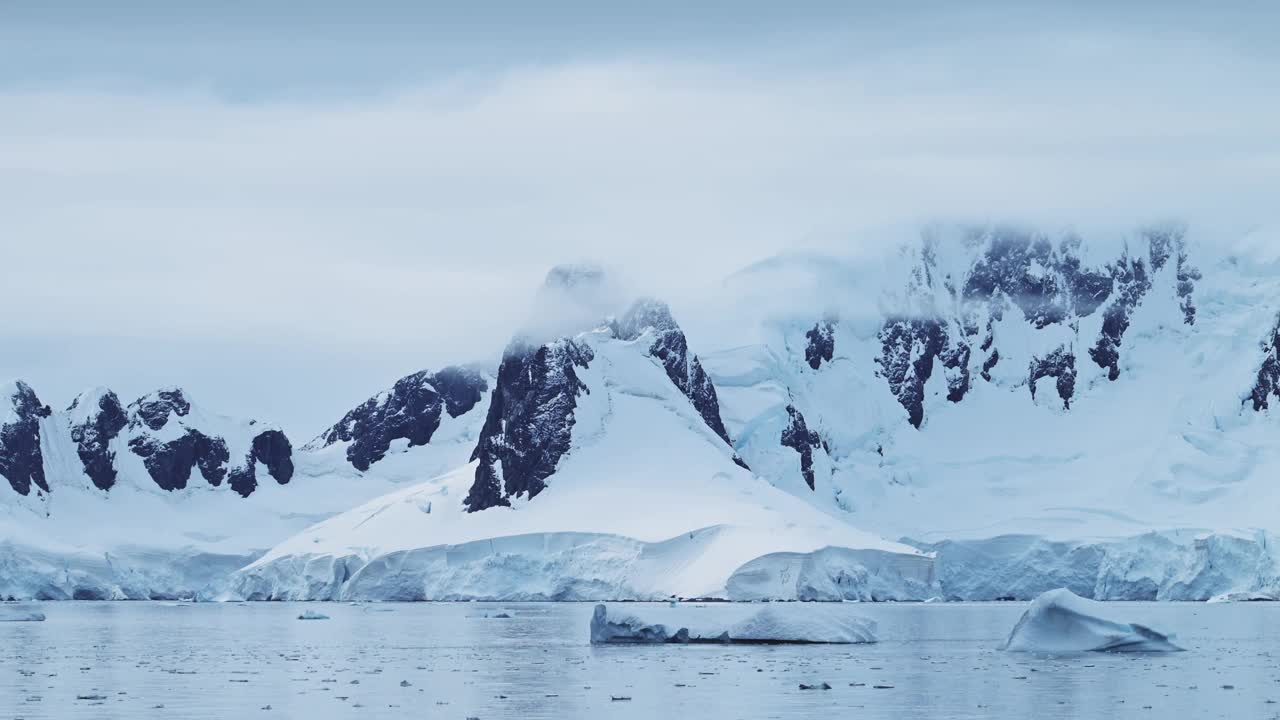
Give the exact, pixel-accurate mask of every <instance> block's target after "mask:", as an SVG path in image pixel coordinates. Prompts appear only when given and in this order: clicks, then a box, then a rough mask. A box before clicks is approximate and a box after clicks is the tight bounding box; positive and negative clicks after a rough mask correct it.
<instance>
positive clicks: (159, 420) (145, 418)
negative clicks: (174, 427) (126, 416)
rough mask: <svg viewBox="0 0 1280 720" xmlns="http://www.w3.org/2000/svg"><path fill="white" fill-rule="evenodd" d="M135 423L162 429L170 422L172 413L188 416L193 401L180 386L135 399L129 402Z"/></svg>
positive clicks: (153, 428)
mask: <svg viewBox="0 0 1280 720" xmlns="http://www.w3.org/2000/svg"><path fill="white" fill-rule="evenodd" d="M129 412H130V414H131V415H132V416H133V424H135V425H136V424H137V423H142V424H144V425H146V426H147V427H149V428H151V429H152V430H160V429H161V428H163V427H164V426H165V425H166V424H168V422H169V416H170V415H176V416H178V417H186V415H187V413H189V412H191V403H189V402H187V398H186V396H185V395H183V394H182V390H180V389H178V388H165V389H163V390H157V391H156V392H154V393H151V394H149V395H143V396H142V397H140V398H138V399H137V400H134V401H133V402H132V403H130V404H129Z"/></svg>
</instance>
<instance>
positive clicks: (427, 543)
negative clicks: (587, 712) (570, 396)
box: [233, 327, 932, 600]
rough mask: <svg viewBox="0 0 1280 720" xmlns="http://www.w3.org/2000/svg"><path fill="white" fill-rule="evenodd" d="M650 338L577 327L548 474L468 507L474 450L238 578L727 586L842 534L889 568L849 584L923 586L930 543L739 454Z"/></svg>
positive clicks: (269, 583) (332, 593) (573, 588)
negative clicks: (811, 495)
mask: <svg viewBox="0 0 1280 720" xmlns="http://www.w3.org/2000/svg"><path fill="white" fill-rule="evenodd" d="M652 340H653V337H652V333H651V332H649V331H646V332H643V333H640V334H638V335H636V336H635V337H634V338H631V339H625V338H620V337H617V336H616V334H615V333H614V332H613V331H612V330H611V329H609V328H607V327H604V328H601V329H598V330H594V331H590V332H586V333H582V334H580V335H578V336H576V337H574V338H572V339H571V342H573V343H575V344H576V345H577V347H578V348H579V350H580V351H581V354H582V355H583V356H586V357H589V358H590V360H588V361H586V364H585V366H575V367H576V370H575V374H576V380H577V381H578V383H580V387H579V389H578V393H579V394H578V395H577V397H576V398H575V404H574V407H573V410H572V416H571V417H572V419H571V421H569V425H570V427H571V432H570V434H569V435H570V439H569V442H568V448H567V451H566V452H564V454H563V455H562V456H560V457H558V458H557V462H556V464H555V466H554V472H553V473H551V474H550V475H548V476H546V477H545V478H543V479H542V480H541V487H538V488H537V489H535V490H532V491H528V492H526V491H524V490H522V491H521V492H519V493H512V494H510V495H504V496H502V498H501V499H503V500H505V501H506V504H491V505H489V506H487V507H485V508H483V509H480V510H478V511H470V509H469V506H468V505H467V504H466V503H464V500H465V499H466V498H467V497H468V496H469V494H470V493H471V489H472V488H473V487H474V486H475V485H476V484H477V483H480V482H481V481H482V480H483V479H485V478H487V477H488V475H487V472H486V469H485V468H484V467H483V463H482V462H479V461H478V462H477V463H474V464H472V465H468V466H466V467H464V468H462V469H460V470H458V471H455V472H453V473H450V474H446V475H444V476H442V477H440V478H436V479H434V480H431V481H429V482H426V483H422V484H420V485H417V486H414V487H411V488H406V489H404V490H400V491H397V492H395V493H392V494H390V495H387V496H385V497H381V498H378V499H376V500H374V501H371V502H369V503H366V504H365V505H363V506H361V507H359V508H357V509H355V510H353V511H351V512H347V513H344V514H342V515H339V516H337V517H335V518H332V519H330V520H327V521H325V522H322V523H320V524H318V525H316V526H314V527H312V528H310V529H308V530H307V531H306V532H304V533H302V534H300V535H298V536H296V537H294V538H292V539H290V540H288V541H286V542H284V543H282V544H281V545H279V546H277V547H275V548H273V549H272V550H271V551H270V552H269V553H268V554H267V555H265V556H264V557H262V558H260V559H259V560H258V561H256V562H255V563H254V564H252V565H250V566H249V567H247V568H245V569H244V570H243V571H241V572H240V573H238V575H237V578H236V580H235V583H234V588H233V593H234V594H235V595H238V596H242V597H245V598H251V599H267V598H271V599H277V598H288V599H464V598H467V599H507V600H514V599H615V598H616V599H627V598H648V599H653V598H663V597H667V596H671V595H676V596H682V597H710V596H715V597H727V596H730V595H731V594H730V592H729V590H728V588H729V587H730V586H732V585H733V583H734V582H735V581H734V577H735V573H737V572H738V571H739V569H741V568H743V567H744V566H745V565H747V564H748V563H749V562H751V561H753V560H758V559H760V558H762V557H766V556H769V555H771V554H774V553H799V554H811V553H815V552H818V551H821V550H823V549H824V548H828V547H831V546H835V547H840V548H849V549H860V550H862V551H864V552H866V553H867V554H868V556H871V557H874V560H868V561H867V562H868V564H870V565H872V566H873V567H875V568H876V570H877V571H878V574H879V575H880V577H881V582H880V583H879V584H874V585H873V584H871V583H864V584H861V585H859V584H856V583H854V584H851V585H850V586H849V587H848V588H847V590H846V592H847V594H848V596H849V597H866V598H867V599H871V598H872V597H873V596H874V597H876V598H878V599H879V598H889V597H908V596H915V595H917V594H919V593H921V592H925V590H922V589H919V588H928V587H929V586H930V585H931V583H932V562H931V561H930V559H929V558H928V557H926V556H925V555H924V554H923V553H921V552H919V551H917V550H916V549H914V548H911V547H908V546H905V545H901V544H897V543H891V542H886V541H884V540H882V539H880V538H878V537H876V536H874V535H870V534H868V533H864V532H861V531H858V530H856V529H855V528H853V527H852V526H850V525H849V524H848V523H846V522H845V521H844V520H842V519H840V518H837V517H834V516H832V515H830V514H828V513H826V512H823V511H821V510H819V509H817V508H815V507H813V506H811V505H809V504H807V503H805V502H803V501H802V500H800V499H798V498H796V497H794V496H792V495H790V494H788V493H785V492H782V491H780V490H779V489H777V488H775V487H774V486H772V485H770V484H769V483H768V482H766V481H764V480H762V479H760V478H758V477H756V476H754V475H753V474H752V473H751V472H749V471H748V470H746V469H744V468H743V467H741V466H740V465H739V464H738V463H736V462H735V456H734V452H733V449H732V448H731V447H730V446H729V445H728V444H727V443H725V442H724V440H723V438H721V437H720V436H719V435H718V434H717V432H716V431H715V430H714V429H713V428H711V427H710V426H709V425H708V423H707V422H706V421H705V420H704V418H703V415H702V414H701V413H700V411H699V409H698V408H697V407H695V406H694V404H693V402H692V401H691V399H690V398H689V397H688V396H687V395H685V394H684V393H683V392H682V391H681V388H680V387H678V386H677V385H676V384H675V383H673V382H672V380H671V378H670V377H669V376H668V374H667V372H666V370H665V369H664V366H663V364H662V362H661V360H660V359H659V358H655V357H653V356H652V355H651V354H650V348H651V346H652ZM562 342H563V341H556V343H553V346H555V347H559V346H560V345H559V344H560V343H562ZM499 375H500V378H501V377H503V376H504V374H503V373H500V374H499ZM499 382H501V379H500V381H499ZM547 382H548V383H556V384H557V385H556V386H557V387H558V386H559V384H560V383H563V382H564V380H563V379H562V378H561V377H560V376H558V375H556V376H553V377H550V379H548V380H547ZM502 391H503V390H502V388H501V387H499V388H498V390H496V391H495V392H498V393H501V392H502ZM556 397H557V404H556V407H559V405H560V404H562V403H561V402H560V400H559V399H558V398H559V396H558V395H557V396H556ZM522 417H523V416H522ZM539 417H540V416H539ZM553 420H554V423H553V424H554V425H555V426H556V427H557V428H558V427H562V425H561V423H564V422H566V421H565V420H564V418H563V417H561V416H559V415H557V416H556V417H555V418H553ZM510 431H511V430H510V429H508V432H510ZM539 434H540V433H539V432H531V433H530V435H531V436H538V435H539ZM503 467H507V468H510V467H513V466H511V465H505V466H504V465H500V466H499V470H498V472H499V477H501V474H502V472H503V470H502V468H503ZM488 472H492V471H491V470H490V471H488ZM507 472H508V474H509V472H510V470H509V469H508V470H507ZM507 487H508V488H510V487H511V486H510V485H509V484H508V485H507ZM526 487H527V486H526V485H524V484H522V485H520V488H526ZM791 592H792V593H794V592H795V590H794V589H792V590H791Z"/></svg>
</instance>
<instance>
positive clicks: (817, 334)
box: [804, 320, 836, 370]
mask: <svg viewBox="0 0 1280 720" xmlns="http://www.w3.org/2000/svg"><path fill="white" fill-rule="evenodd" d="M804 338H805V340H806V341H808V344H807V345H806V346H805V348H804V359H805V362H807V363H809V367H811V368H813V369H814V370H817V369H819V368H821V367H822V363H824V362H831V359H832V358H833V357H835V353H836V326H835V322H834V321H832V320H822V321H820V322H818V323H816V324H814V326H813V329H812V330H809V331H808V332H806V333H805V334H804Z"/></svg>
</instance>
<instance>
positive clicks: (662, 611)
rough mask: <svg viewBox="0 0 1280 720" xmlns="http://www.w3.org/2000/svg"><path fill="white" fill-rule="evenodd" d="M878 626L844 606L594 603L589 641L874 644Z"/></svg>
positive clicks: (598, 643) (613, 642)
mask: <svg viewBox="0 0 1280 720" xmlns="http://www.w3.org/2000/svg"><path fill="white" fill-rule="evenodd" d="M875 632H876V624H875V622H874V621H872V620H868V619H866V618H862V617H858V616H857V615H854V614H853V613H851V612H849V609H848V607H843V606H840V605H826V606H815V605H805V606H803V607H798V606H796V605H793V604H786V603H783V604H777V603H771V604H767V605H764V606H763V607H762V606H759V605H749V606H742V605H702V604H692V605H691V604H688V603H679V604H674V605H636V604H629V605H626V606H619V605H614V606H606V605H603V604H601V605H596V609H595V612H594V613H593V614H592V616H591V643H592V644H593V645H603V644H615V643H744V644H745V643H755V644H774V643H833V644H850V643H873V642H875V641H876V636H875Z"/></svg>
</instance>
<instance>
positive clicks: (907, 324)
mask: <svg viewBox="0 0 1280 720" xmlns="http://www.w3.org/2000/svg"><path fill="white" fill-rule="evenodd" d="M879 337H880V343H881V353H880V357H879V358H877V359H876V362H877V363H878V364H879V365H880V373H881V374H882V375H883V376H884V378H885V379H886V380H887V381H888V382H889V391H890V392H892V393H893V395H894V397H896V398H898V402H899V403H901V404H902V407H904V408H906V410H907V419H908V421H910V423H911V424H912V425H914V426H916V427H920V423H922V422H924V387H925V383H927V382H929V378H931V377H933V369H934V368H933V363H934V360H935V359H937V360H938V361H939V362H940V363H941V364H942V366H943V367H944V368H945V369H946V370H947V398H948V399H949V400H951V401H952V402H960V401H961V400H962V399H964V396H965V393H967V392H968V391H969V367H968V365H969V355H970V351H969V346H968V344H966V343H964V342H957V343H954V344H952V343H951V341H950V337H949V336H948V333H947V330H946V328H945V326H944V325H943V324H942V323H941V322H940V321H939V320H936V319H922V318H898V319H895V320H890V321H888V322H886V323H885V325H884V327H882V328H881V329H880V336H879Z"/></svg>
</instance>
